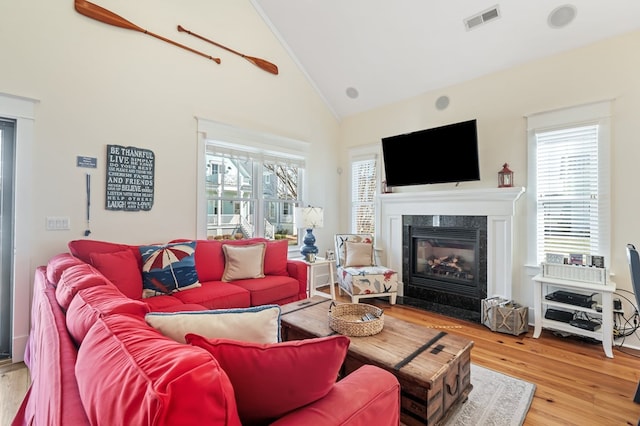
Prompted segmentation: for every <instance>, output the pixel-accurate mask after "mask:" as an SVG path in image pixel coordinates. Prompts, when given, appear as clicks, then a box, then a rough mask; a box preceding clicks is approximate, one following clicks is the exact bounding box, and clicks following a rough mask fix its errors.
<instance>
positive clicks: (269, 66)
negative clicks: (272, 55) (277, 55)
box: [178, 25, 278, 75]
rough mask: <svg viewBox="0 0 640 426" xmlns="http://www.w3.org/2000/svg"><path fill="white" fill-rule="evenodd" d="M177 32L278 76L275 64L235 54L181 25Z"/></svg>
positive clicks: (231, 50) (238, 53) (233, 51)
mask: <svg viewBox="0 0 640 426" xmlns="http://www.w3.org/2000/svg"><path fill="white" fill-rule="evenodd" d="M178 31H180V32H185V33H187V34H189V35H192V36H194V37H197V38H199V39H200V40H204V41H206V42H208V43H211V44H213V45H214V46H218V47H221V48H223V49H224V50H226V51H228V52H231V53H235V54H236V55H238V56H242V57H243V58H245V59H246V60H247V61H249V62H251V63H252V64H253V65H255V66H257V67H259V68H262V69H263V70H265V71H266V72H270V73H271V74H276V75H278V66H277V65H276V64H272V63H271V62H269V61H265V60H264V59H260V58H255V57H253V56H248V55H245V54H243V53H240V52H236V51H235V50H233V49H230V48H228V47H226V46H223V45H221V44H220V43H216V42H215V41H213V40H209V39H208V38H205V37H202V36H201V35H198V34H196V33H194V32H191V31H189V30H188V29H186V28H184V27H183V26H182V25H178Z"/></svg>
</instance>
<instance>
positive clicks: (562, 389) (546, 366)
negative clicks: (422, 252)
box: [336, 290, 640, 426]
mask: <svg viewBox="0 0 640 426" xmlns="http://www.w3.org/2000/svg"><path fill="white" fill-rule="evenodd" d="M336 294H338V291H337V290H336ZM338 300H340V301H344V302H348V301H349V300H348V299H347V298H345V297H343V296H339V297H338ZM386 300H387V299H362V300H361V301H360V302H361V303H370V304H373V305H376V306H378V307H380V308H383V309H384V311H385V315H390V316H394V317H396V318H400V319H403V320H405V321H409V322H414V323H417V324H421V325H424V326H432V327H436V328H442V329H443V330H444V331H446V332H447V333H452V334H459V335H461V336H464V337H466V338H468V339H470V340H473V342H474V346H473V349H472V350H471V362H473V363H475V364H477V365H481V366H483V367H486V368H490V369H493V370H496V371H500V372H502V373H505V374H508V375H510V376H513V377H517V378H520V379H523V380H526V381H529V382H531V383H535V384H536V392H535V395H534V398H533V402H532V403H531V408H530V409H529V412H528V414H527V417H526V419H525V422H524V425H525V426H538V425H540V426H542V425H544V426H550V425H580V426H584V425H602V426H605V425H612V426H613V425H638V420H639V419H640V404H636V403H634V402H633V397H634V395H635V391H636V386H637V384H638V380H639V379H640V351H633V350H630V349H625V348H622V349H618V348H615V349H614V350H613V354H614V358H613V359H611V358H607V357H606V356H605V354H604V351H603V349H602V344H601V343H600V342H591V341H586V340H583V339H580V338H577V337H559V336H556V335H554V334H553V332H551V331H547V330H544V331H543V332H542V335H541V336H540V338H539V339H534V338H533V337H532V335H533V327H530V329H529V331H528V332H527V333H523V334H521V335H519V336H512V335H509V334H503V333H496V332H492V331H491V330H489V329H488V328H487V327H485V326H484V325H482V324H478V323H472V322H468V321H463V320H457V319H454V318H450V317H446V316H443V315H438V314H435V313H431V312H426V311H423V310H420V309H416V308H412V307H408V306H402V305H393V306H392V305H390V304H389V303H387V302H386ZM623 351H624V352H623Z"/></svg>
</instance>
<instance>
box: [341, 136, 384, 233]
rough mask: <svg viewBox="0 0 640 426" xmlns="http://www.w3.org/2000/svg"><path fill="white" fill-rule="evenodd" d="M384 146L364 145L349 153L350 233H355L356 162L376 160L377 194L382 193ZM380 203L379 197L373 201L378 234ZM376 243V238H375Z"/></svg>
mask: <svg viewBox="0 0 640 426" xmlns="http://www.w3.org/2000/svg"><path fill="white" fill-rule="evenodd" d="M381 150H382V145H381V144H379V143H375V144H369V145H362V146H358V147H354V148H350V149H349V152H348V156H349V178H348V185H347V191H348V192H347V197H348V203H349V229H351V231H350V232H353V231H354V230H353V229H352V227H353V224H354V221H355V218H354V217H353V200H352V198H351V197H352V195H353V181H352V177H353V163H354V162H355V161H362V160H372V159H373V160H376V189H375V192H376V194H379V193H380V188H381V185H380V183H381V182H382V162H381V158H382V151H381ZM378 204H379V202H378V197H375V198H374V200H373V216H374V218H373V222H374V232H375V233H376V234H377V233H378V232H379V229H380V218H379V214H378V212H379V211H380V210H379V205H378ZM374 237H376V235H374ZM374 241H375V238H374Z"/></svg>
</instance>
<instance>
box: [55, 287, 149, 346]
mask: <svg viewBox="0 0 640 426" xmlns="http://www.w3.org/2000/svg"><path fill="white" fill-rule="evenodd" d="M148 312H149V307H148V306H147V305H146V304H145V303H143V302H141V301H138V300H131V299H129V298H128V297H125V296H124V295H123V294H122V293H121V292H120V291H119V290H118V289H116V288H115V286H110V285H106V286H99V287H89V288H86V289H84V290H80V291H78V293H77V294H76V295H75V296H74V297H73V299H72V300H71V303H70V304H69V309H67V317H66V318H67V329H68V330H69V334H71V337H73V340H74V341H75V342H76V344H77V345H80V344H81V343H82V341H83V340H84V338H85V336H86V335H87V332H88V331H89V329H90V328H91V326H92V325H93V324H94V323H95V322H96V320H97V319H98V318H99V317H100V316H106V315H111V314H130V315H134V316H138V317H140V318H144V316H145V315H146V314H147V313H148Z"/></svg>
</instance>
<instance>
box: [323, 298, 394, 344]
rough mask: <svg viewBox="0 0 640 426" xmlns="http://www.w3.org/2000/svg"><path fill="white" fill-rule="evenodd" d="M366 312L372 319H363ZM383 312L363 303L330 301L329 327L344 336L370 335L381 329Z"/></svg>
mask: <svg viewBox="0 0 640 426" xmlns="http://www.w3.org/2000/svg"><path fill="white" fill-rule="evenodd" d="M367 314H369V315H370V316H372V317H373V319H369V320H363V317H366V316H367ZM383 325H384V313H383V311H382V309H380V308H378V307H376V306H372V305H367V304H364V303H341V304H339V305H338V304H336V303H335V302H333V303H331V306H330V307H329V327H331V329H332V330H334V331H336V332H338V333H340V334H343V335H345V336H359V337H362V336H372V335H374V334H378V333H380V332H381V331H382V326H383Z"/></svg>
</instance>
